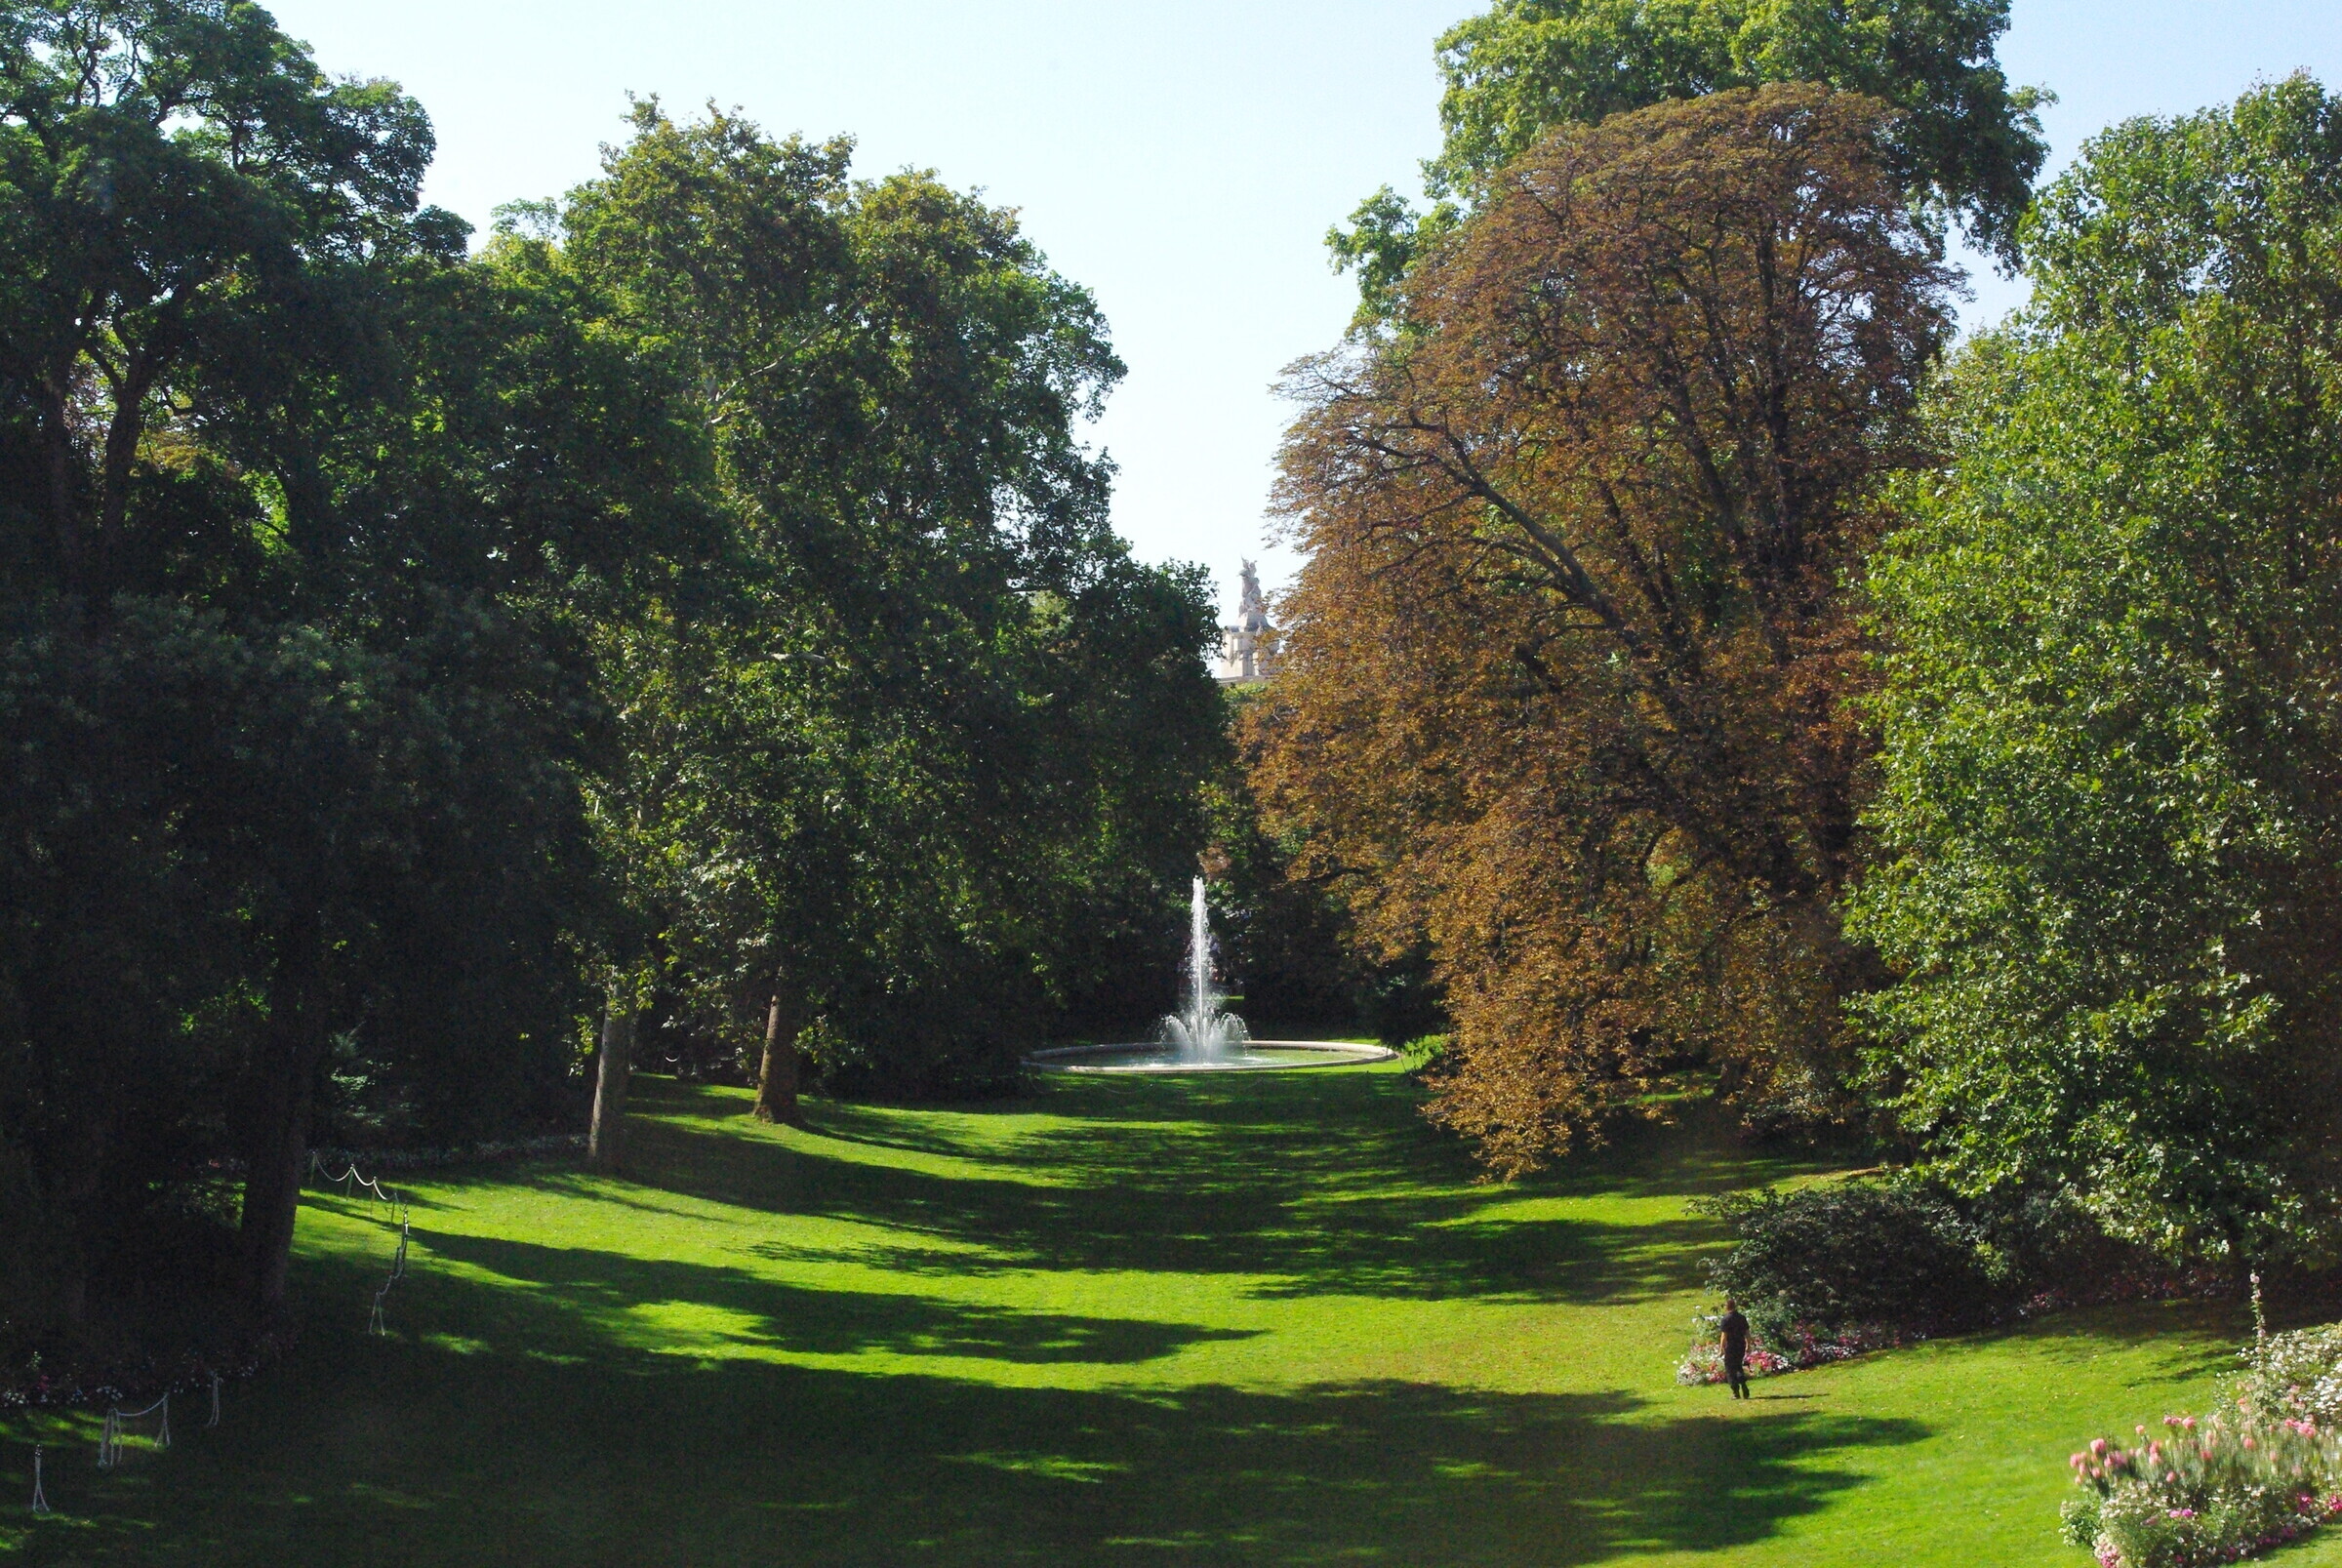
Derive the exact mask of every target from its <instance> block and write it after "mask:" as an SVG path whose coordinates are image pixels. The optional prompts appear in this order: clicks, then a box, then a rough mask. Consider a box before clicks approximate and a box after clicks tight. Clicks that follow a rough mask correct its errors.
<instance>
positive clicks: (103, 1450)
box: [98, 1392, 171, 1470]
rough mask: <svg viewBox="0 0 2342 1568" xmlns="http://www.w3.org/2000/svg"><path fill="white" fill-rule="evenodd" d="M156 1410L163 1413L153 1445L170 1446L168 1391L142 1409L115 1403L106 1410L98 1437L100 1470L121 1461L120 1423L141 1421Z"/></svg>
mask: <svg viewBox="0 0 2342 1568" xmlns="http://www.w3.org/2000/svg"><path fill="white" fill-rule="evenodd" d="M158 1410H159V1411H161V1412H162V1413H163V1421H162V1426H161V1427H159V1428H158V1429H157V1430H156V1432H155V1434H154V1446H155V1447H157V1448H169V1447H170V1446H171V1395H170V1394H169V1393H167V1392H166V1393H165V1394H164V1395H163V1396H162V1397H161V1398H160V1399H157V1400H156V1401H155V1402H154V1403H153V1404H150V1405H148V1406H147V1407H146V1408H145V1409H143V1410H129V1411H126V1410H124V1409H123V1408H122V1407H121V1406H120V1405H115V1406H113V1407H112V1408H111V1409H109V1410H107V1411H106V1413H105V1428H104V1430H103V1431H101V1433H100V1434H99V1437H98V1467H99V1468H100V1469H101V1470H110V1469H112V1468H113V1467H115V1466H117V1465H119V1464H121V1463H122V1424H123V1423H124V1422H126V1421H143V1420H145V1419H146V1418H147V1417H148V1416H151V1415H153V1414H154V1413H155V1412H156V1411H158Z"/></svg>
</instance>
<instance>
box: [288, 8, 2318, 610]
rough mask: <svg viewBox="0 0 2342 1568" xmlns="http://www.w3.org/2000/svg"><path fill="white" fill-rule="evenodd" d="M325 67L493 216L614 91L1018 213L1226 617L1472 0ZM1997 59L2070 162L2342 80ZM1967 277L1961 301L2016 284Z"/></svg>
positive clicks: (424, 22)
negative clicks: (1361, 240) (1372, 233)
mask: <svg viewBox="0 0 2342 1568" xmlns="http://www.w3.org/2000/svg"><path fill="white" fill-rule="evenodd" d="M272 9H273V10H274V11H275V13H276V15H277V18H278V20H280V21H281V22H282V23H283V24H284V26H285V28H286V30H287V31H289V32H291V33H292V34H293V35H294V36H296V37H298V38H303V39H305V40H307V41H308V42H309V43H310V44H311V45H313V46H314V47H315V49H316V52H317V57H318V60H319V62H320V63H321V64H323V65H324V66H325V67H326V68H327V69H328V70H332V71H335V72H342V73H352V74H357V75H362V76H387V77H390V78H392V79H393V80H396V81H398V82H400V83H402V84H403V85H404V86H405V87H406V88H407V90H408V91H409V92H411V93H413V94H415V95H416V97H418V98H420V99H421V100H422V101H423V103H424V107H425V108H427V109H428V110H429V111H430V114H431V118H432V121H433V123H434V124H435V125H436V126H437V128H438V133H439V159H438V163H437V165H436V166H435V167H434V169H433V172H432V175H431V179H430V183H429V186H428V188H427V191H426V194H427V196H428V199H430V200H432V201H434V202H437V203H439V204H440V205H441V206H445V207H449V208H452V209H454V210H455V211H456V212H459V213H461V214H463V215H464V217H465V218H468V219H469V220H471V221H472V222H473V223H475V224H477V225H478V226H479V227H480V228H481V229H483V230H485V229H486V227H487V224H488V214H489V211H490V209H492V208H494V207H496V206H497V205H498V204H499V203H502V202H505V201H509V200H512V199H514V198H516V197H536V196H549V195H554V194H557V193H559V192H561V191H563V190H565V189H567V188H568V187H570V186H571V185H574V184H576V183H577V182H578V181H582V180H585V179H587V178H589V177H591V175H592V174H593V173H594V170H595V167H596V158H597V153H596V149H597V147H598V145H599V144H600V143H601V142H603V141H612V140H616V139H617V138H619V137H620V136H621V134H622V132H623V127H622V126H621V124H620V116H621V115H622V114H623V113H624V112H625V108H626V95H627V93H629V92H632V93H636V94H654V93H655V94H657V95H659V96H660V97H661V98H663V99H664V100H666V102H667V103H668V104H669V105H670V106H671V107H672V108H674V109H676V110H690V109H694V108H696V107H697V106H698V105H700V104H702V103H704V102H706V101H708V100H711V99H712V100H714V101H717V102H719V103H721V104H723V105H725V106H726V107H734V106H737V107H740V108H742V109H745V110H746V111H747V114H748V115H749V116H750V117H751V118H753V119H755V120H757V121H759V122H761V123H762V124H763V125H764V126H765V127H766V129H768V130H770V131H772V132H774V133H776V134H786V133H787V132H791V131H798V132H803V133H804V134H805V135H807V136H808V137H813V138H825V137H828V136H832V135H836V134H838V133H841V132H842V133H846V134H849V135H852V136H853V137H855V138H856V139H857V141H859V142H860V152H859V155H858V157H857V168H858V169H859V170H860V171H861V172H862V173H864V174H879V173H884V172H886V171H889V170H893V169H898V168H903V167H906V166H910V167H918V168H932V169H934V170H936V171H937V172H938V173H939V174H940V175H941V176H942V177H943V178H944V179H946V180H947V181H950V182H951V183H953V184H955V185H959V186H963V187H965V186H981V187H983V188H984V189H985V190H986V191H987V193H988V194H989V197H990V199H991V200H993V201H995V202H998V203H1001V204H1003V205H1006V206H1013V207H1016V208H1019V209H1021V210H1022V211H1023V214H1024V221H1025V224H1026V228H1027V230H1028V232H1029V233H1030V235H1031V236H1032V238H1033V239H1034V240H1035V242H1036V243H1038V244H1039V245H1040V247H1041V248H1042V249H1043V250H1044V251H1045V252H1046V253H1047V254H1048V256H1049V260H1050V262H1051V264H1052V265H1054V266H1055V267H1056V268H1057V269H1058V270H1059V271H1061V272H1063V273H1065V274H1066V275H1067V276H1069V277H1070V278H1073V279H1074V280H1076V281H1078V282H1080V283H1083V284H1085V285H1087V286H1088V287H1089V288H1090V289H1092V290H1093V291H1094V292H1095V293H1096V294H1097V296H1098V300H1099V302H1100V304H1101V305H1102V306H1103V307H1104V308H1105V311H1106V314H1107V318H1108V321H1109V322H1110V325H1111V327H1112V331H1113V337H1114V342H1115V345H1116V347H1117V348H1118V349H1119V350H1120V352H1121V355H1122V357H1123V359H1124V360H1125V361H1126V362H1127V363H1128V364H1129V366H1130V376H1129V379H1128V380H1127V381H1125V382H1123V384H1122V386H1121V387H1120V389H1119V390H1117V391H1116V392H1115V394H1114V396H1113V398H1112V400H1111V403H1110V408H1109V410H1108V413H1107V415H1106V417H1105V419H1104V420H1102V421H1101V422H1099V424H1098V426H1097V427H1096V429H1095V431H1094V432H1093V433H1094V437H1095V439H1096V440H1097V441H1098V442H1099V443H1100V444H1102V445H1103V446H1104V447H1105V448H1106V449H1107V450H1108V452H1109V453H1110V454H1111V456H1112V457H1113V459H1114V461H1115V462H1117V463H1118V464H1119V465H1120V467H1121V478H1120V481H1119V483H1118V485H1117V487H1116V495H1115V503H1114V517H1115V523H1116V526H1117V527H1118V528H1119V529H1120V530H1121V532H1122V533H1123V535H1124V536H1125V537H1126V538H1128V539H1129V540H1130V541H1131V543H1132V545H1133V547H1134V548H1135V549H1136V550H1137V552H1138V553H1139V555H1140V556H1142V557H1143V558H1145V559H1148V560H1158V561H1159V560H1167V559H1179V560H1191V561H1200V562H1202V563H1204V565H1206V566H1207V567H1209V568H1210V569H1211V571H1212V574H1213V576H1214V577H1215V579H1216V580H1217V581H1218V583H1219V584H1220V588H1221V595H1222V599H1223V608H1224V609H1225V610H1232V609H1233V605H1234V599H1235V585H1236V567H1237V563H1238V561H1239V559H1240V558H1242V557H1245V556H1252V557H1255V558H1258V559H1259V560H1260V561H1261V562H1262V566H1263V573H1262V575H1263V579H1264V581H1265V583H1267V584H1268V586H1270V587H1271V589H1272V590H1273V589H1274V588H1276V587H1277V586H1278V585H1280V584H1281V583H1283V582H1284V580H1285V579H1286V578H1287V577H1288V576H1289V574H1290V572H1291V570H1292V567H1293V565H1294V562H1293V560H1292V558H1291V556H1290V555H1289V553H1287V552H1285V551H1283V550H1281V549H1278V548H1275V547H1272V546H1270V545H1268V544H1267V543H1265V542H1264V539H1263V533H1264V528H1265V519H1264V515H1263V509H1264V504H1265V502H1266V500H1267V496H1268V490H1269V484H1270V475H1271V463H1272V459H1273V457H1274V453H1275V449H1276V442H1277V436H1278V433H1279V431H1280V430H1281V428H1282V426H1283V423H1284V421H1285V418H1286V411H1285V409H1284V408H1283V406H1282V405H1281V404H1280V403H1279V402H1278V401H1277V400H1276V399H1275V397H1274V396H1273V395H1272V390H1271V388H1272V383H1273V382H1274V381H1275V380H1276V376H1277V372H1278V370H1279V369H1280V368H1281V367H1282V366H1284V365H1285V364H1287V363H1288V362H1290V361H1291V360H1293V359H1295V358H1296V357H1298V356H1300V355H1302V354H1306V353H1310V352H1312V351H1314V350H1317V349H1320V348H1324V347H1327V346H1329V345H1330V344H1332V343H1333V342H1335V341H1336V340H1337V339H1338V338H1339V337H1340V336H1341V332H1342V328H1343V325H1344V323H1345V322H1346V321H1347V320H1348V318H1349V315H1350V309H1351V303H1352V300H1353V291H1352V288H1351V285H1350V282H1349V280H1347V279H1345V278H1339V277H1336V276H1335V275H1334V274H1333V273H1332V272H1331V271H1330V270H1329V269H1328V267H1327V265H1326V261H1325V254H1324V251H1323V249H1322V247H1321V245H1320V243H1319V241H1320V237H1321V236H1322V235H1323V234H1324V232H1325V229H1326V227H1327V225H1328V224H1329V223H1332V222H1334V221H1338V220H1340V219H1342V218H1344V217H1345V216H1346V215H1347V214H1348V213H1349V212H1350V210H1351V208H1352V207H1353V206H1354V205H1355V204H1356V203H1357V201H1358V199H1359V198H1360V197H1361V196H1363V195H1365V194H1366V193H1367V192H1368V191H1370V190H1372V189H1374V188H1375V186H1377V185H1379V184H1382V183H1384V182H1386V181H1388V182H1390V183H1392V184H1393V185H1396V186H1398V187H1399V188H1400V189H1402V190H1408V191H1412V190H1413V189H1414V176H1415V169H1416V163H1417V160H1419V159H1420V158H1423V157H1425V156H1427V155H1429V154H1430V153H1432V152H1433V151H1434V150H1436V148H1437V145H1438V118H1437V113H1436V107H1437V99H1438V78H1437V75H1436V73H1435V71H1434V70H1433V63H1432V42H1433V38H1434V37H1435V36H1436V35H1437V34H1438V33H1439V31H1440V30H1441V29H1442V28H1444V27H1445V26H1446V25H1447V24H1448V23H1449V22H1451V21H1453V20H1456V19H1458V18H1460V17H1463V16H1466V15H1469V14H1471V13H1472V12H1473V11H1474V10H1476V9H1479V8H1478V7H1476V6H1474V5H1471V4H1459V3H1456V0H1348V3H1342V4H1335V3H1331V0H1254V3H1251V4H1228V3H1222V0H1189V3H1186V4H1182V5H1176V6H1168V5H1136V4H1118V3H1113V0H1089V3H1086V4H1076V3H1072V0H991V3H989V4H986V5H981V6H972V5H969V4H967V3H966V0H958V3H953V4H945V3H941V0H847V3H841V0H821V3H819V4H815V3H808V0H699V3H697V4H688V5H687V4H672V3H670V4H666V5H657V6H653V5H644V4H640V3H636V4H625V3H622V0H462V3H459V0H401V3H400V4H397V5H385V4H380V3H368V4H359V3H357V0H277V3H276V4H275V5H274V6H273V7H272ZM2001 59H2002V60H2003V61H2004V63H2005V64H2006V65H2007V67H2008V71H2009V74H2010V77H2011V78H2012V79H2013V80H2015V81H2018V82H2021V83H2033V84H2039V85H2041V86H2045V87H2048V88H2050V89H2051V90H2053V91H2055V92H2056V93H2057V94H2059V96H2060V98H2061V99H2062V101H2061V102H2060V103H2059V104H2058V106H2057V107H2055V108H2053V109H2052V110H2050V111H2049V113H2048V114H2047V115H2046V116H2045V124H2046V127H2047V130H2048V132H2049V137H2050V141H2051V146H2052V167H2053V168H2054V167H2056V166H2058V165H2062V164H2063V163H2064V162H2065V161H2066V160H2067V159H2068V158H2070V157H2071V156H2072V154H2073V153H2074V151H2075V149H2076V148H2077V147H2078V146H2079V144H2080V141H2081V140H2082V139H2083V138H2085V137H2087V136H2088V135H2090V134H2091V133H2093V132H2095V131H2097V130H2098V129H2100V128H2101V127H2103V126H2105V125H2106V124H2108V123H2109V122H2111V121H2113V120H2115V119H2118V118H2121V117H2124V116H2127V115H2132V114H2146V113H2156V114H2169V113H2178V112H2184V111H2186V110H2189V109H2193V108H2196V107H2199V106H2201V105H2202V104H2205V103H2209V102H2213V101H2220V100H2225V99H2231V98H2234V97H2235V96H2236V95H2237V94H2238V93H2239V92H2241V90H2242V89H2243V88H2244V87H2246V86H2247V85H2249V84H2250V83H2251V82H2252V81H2253V80H2255V79H2256V78H2263V77H2268V78H2274V77H2279V76H2282V75H2284V74H2286V73H2287V72H2289V71H2292V70H2294V69H2297V68H2302V67H2307V68H2309V69H2310V70H2311V71H2313V72H2315V73H2316V74H2317V75H2319V76H2320V77H2321V78H2322V79H2323V80H2324V81H2326V82H2327V83H2328V84H2342V5H2337V4H2336V3H2335V0H2228V3H2221V0H2016V4H2015V20H2014V25H2013V26H2012V28H2011V30H2010V32H2009V35H2008V37H2007V38H2006V39H2005V40H2004V41H2003V46H2002V50H2001ZM1978 270H1979V272H1980V275H1979V276H1978V277H1977V279H1976V285H1977V293H1978V300H1977V303H1976V305H1975V307H1974V308H1972V309H1971V311H1970V312H1969V316H1970V319H1971V320H1975V319H1985V318H1989V317H1991V316H1994V315H1997V314H1999V311H2001V310H2003V309H2005V308H2006V307H2007V306H2008V305H2009V304H2011V303H2014V302H2016V300H2017V299H2018V297H2019V290H2018V287H2017V286H2014V285H2011V284H2009V283H2007V282H2005V281H2003V280H2000V279H1997V278H1993V277H1991V276H1989V275H1981V269H1978Z"/></svg>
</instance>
